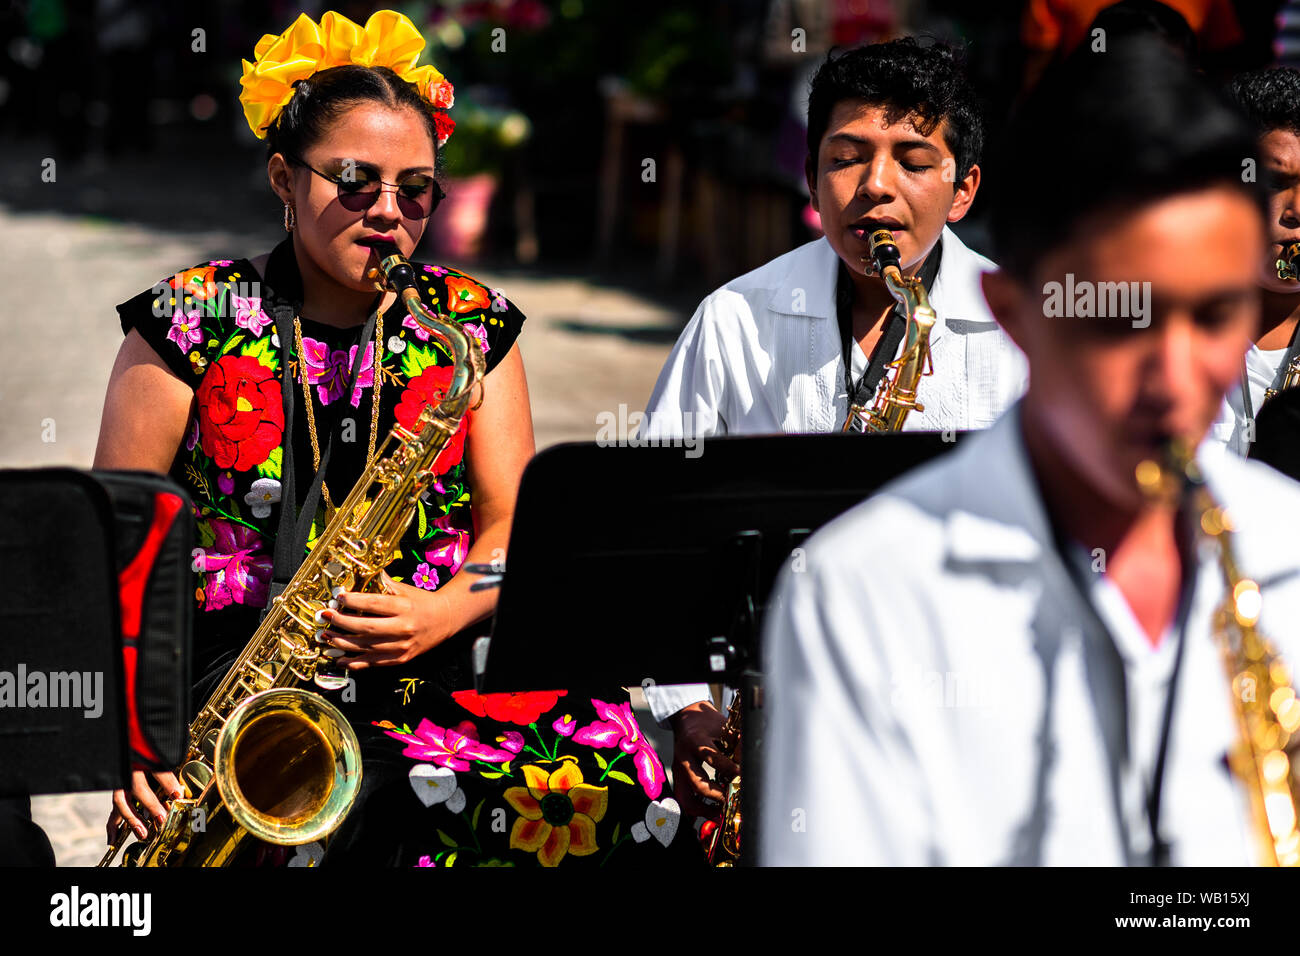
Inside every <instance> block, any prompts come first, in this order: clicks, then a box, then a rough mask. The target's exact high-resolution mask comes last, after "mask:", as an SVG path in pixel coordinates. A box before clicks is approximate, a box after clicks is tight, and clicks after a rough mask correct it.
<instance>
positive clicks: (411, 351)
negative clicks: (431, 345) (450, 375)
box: [398, 342, 438, 379]
mask: <svg viewBox="0 0 1300 956" xmlns="http://www.w3.org/2000/svg"><path fill="white" fill-rule="evenodd" d="M437 364H438V357H437V355H435V354H434V352H433V351H432V350H431V349H426V348H423V347H421V346H419V345H416V344H415V343H414V342H407V343H406V350H405V351H404V352H402V361H401V364H400V365H399V366H398V368H399V369H400V371H401V373H402V374H403V375H405V376H406V377H407V378H408V379H410V378H416V377H417V376H419V374H420V373H421V372H423V371H424V370H425V369H426V368H428V367H429V366H430V365H437Z"/></svg>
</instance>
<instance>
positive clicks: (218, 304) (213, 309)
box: [196, 283, 229, 318]
mask: <svg viewBox="0 0 1300 956" xmlns="http://www.w3.org/2000/svg"><path fill="white" fill-rule="evenodd" d="M198 286H199V284H198V283H196V287H198ZM227 295H229V291H228V290H227V289H226V288H222V290H221V291H220V292H218V293H217V294H216V295H215V296H213V297H212V298H210V299H205V300H204V302H203V312H204V314H206V315H207V316H208V318H216V317H217V316H219V315H225V314H226V312H225V309H224V308H223V306H222V303H224V302H225V301H226V296H227Z"/></svg>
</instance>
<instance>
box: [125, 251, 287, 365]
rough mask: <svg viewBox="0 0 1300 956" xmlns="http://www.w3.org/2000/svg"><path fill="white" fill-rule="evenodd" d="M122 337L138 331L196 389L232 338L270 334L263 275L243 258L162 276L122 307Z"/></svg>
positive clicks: (207, 262) (207, 261)
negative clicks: (132, 331) (264, 299)
mask: <svg viewBox="0 0 1300 956" xmlns="http://www.w3.org/2000/svg"><path fill="white" fill-rule="evenodd" d="M117 313H118V320H119V322H120V324H121V327H122V334H123V335H126V334H129V333H130V332H131V330H132V329H135V330H136V331H137V332H138V333H139V334H140V336H141V337H142V338H143V339H144V340H145V341H146V342H147V343H149V345H150V346H152V347H153V349H154V351H155V352H157V353H158V355H159V357H160V358H162V360H163V361H164V362H165V363H166V364H167V366H168V367H169V368H170V369H171V370H172V371H173V372H175V373H176V375H177V376H178V377H179V378H180V379H181V380H182V381H184V382H186V383H187V384H189V385H190V386H191V387H196V386H197V385H198V383H199V381H200V380H201V379H202V378H203V375H204V372H205V371H206V370H207V368H208V366H209V365H210V364H211V362H212V361H214V360H215V359H216V358H217V356H219V355H221V354H224V353H225V351H228V350H229V349H230V348H231V347H233V345H234V344H236V343H234V342H233V339H234V338H235V337H236V336H238V337H239V338H240V339H248V340H249V342H246V343H244V344H249V343H251V341H252V340H253V339H258V338H261V337H263V336H264V335H267V334H269V333H268V332H267V331H266V329H267V327H268V326H269V325H270V317H269V316H268V315H267V314H266V312H265V311H264V309H263V308H262V287H261V277H260V276H259V274H258V272H257V271H256V269H254V268H253V266H252V264H251V263H250V262H249V260H247V259H244V258H222V259H204V260H202V261H200V262H198V263H195V264H194V265H192V266H189V267H188V268H183V269H177V270H175V271H173V272H172V273H170V274H169V275H164V276H161V277H159V279H158V281H156V282H155V283H153V285H151V286H149V287H148V288H147V289H143V290H142V291H140V292H139V293H137V294H136V295H134V296H132V297H131V298H130V299H128V300H126V301H125V302H122V303H120V304H119V305H118V306H117Z"/></svg>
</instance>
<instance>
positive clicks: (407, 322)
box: [402, 314, 429, 342]
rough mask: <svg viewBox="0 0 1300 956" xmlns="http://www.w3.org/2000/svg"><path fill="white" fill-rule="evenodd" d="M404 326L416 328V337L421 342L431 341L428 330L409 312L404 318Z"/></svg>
mask: <svg viewBox="0 0 1300 956" xmlns="http://www.w3.org/2000/svg"><path fill="white" fill-rule="evenodd" d="M402 326H403V327H404V328H408V329H415V335H416V338H418V339H419V340H420V341H421V342H427V341H429V333H428V331H427V330H426V329H425V328H424V326H423V325H421V324H420V323H419V322H417V321H415V319H413V318H411V316H410V315H409V314H408V315H407V316H406V318H404V319H402Z"/></svg>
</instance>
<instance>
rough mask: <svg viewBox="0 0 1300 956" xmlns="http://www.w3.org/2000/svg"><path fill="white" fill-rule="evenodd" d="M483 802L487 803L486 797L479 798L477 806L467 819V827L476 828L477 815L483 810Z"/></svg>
mask: <svg viewBox="0 0 1300 956" xmlns="http://www.w3.org/2000/svg"><path fill="white" fill-rule="evenodd" d="M485 803H487V797H484V798H483V799H482V800H480V801H479V802H478V806H477V807H475V808H474V813H473V815H472V816H471V817H470V819H469V827H470V829H471V830H477V829H478V815H479V814H480V813H482V812H483V804H485Z"/></svg>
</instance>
